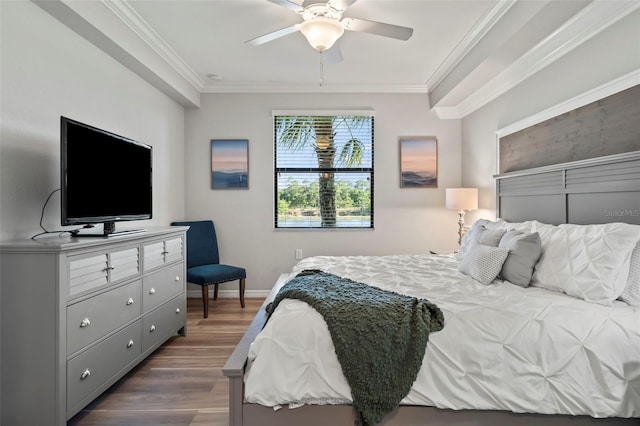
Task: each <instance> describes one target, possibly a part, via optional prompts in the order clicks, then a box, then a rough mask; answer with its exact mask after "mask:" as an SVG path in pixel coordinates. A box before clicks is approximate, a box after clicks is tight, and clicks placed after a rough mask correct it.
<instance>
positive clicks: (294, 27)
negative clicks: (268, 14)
mask: <svg viewBox="0 0 640 426" xmlns="http://www.w3.org/2000/svg"><path fill="white" fill-rule="evenodd" d="M298 28H299V26H298V25H292V26H290V27H286V28H282V29H279V30H277V31H274V32H271V33H269V34H265V35H261V36H260V37H256V38H254V39H251V40H247V41H245V43H247V44H249V45H251V46H259V45H261V44H264V43H267V42H269V41H272V40H275V39H277V38H280V37H284V36H286V35H289V34H291V33H295V32H296V31H299V30H298Z"/></svg>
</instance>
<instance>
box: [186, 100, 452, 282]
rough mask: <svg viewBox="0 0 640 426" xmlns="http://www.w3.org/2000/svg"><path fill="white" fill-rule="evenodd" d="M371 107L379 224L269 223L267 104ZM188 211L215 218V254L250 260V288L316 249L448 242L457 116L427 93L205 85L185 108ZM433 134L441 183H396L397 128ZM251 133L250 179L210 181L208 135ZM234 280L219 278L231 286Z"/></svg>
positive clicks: (370, 249)
mask: <svg viewBox="0 0 640 426" xmlns="http://www.w3.org/2000/svg"><path fill="white" fill-rule="evenodd" d="M301 108H302V109H305V108H306V109H309V110H312V109H347V108H351V109H353V108H372V109H374V110H375V113H376V116H375V142H374V150H375V154H374V155H375V159H374V161H375V207H374V209H375V230H373V231H370V230H358V231H345V230H312V231H303V230H292V231H285V230H277V231H276V230H274V228H273V214H274V212H273V208H274V203H273V119H272V115H271V111H272V110H273V109H301ZM185 128H186V131H187V133H186V157H187V164H188V167H187V170H186V185H187V191H186V195H187V199H186V213H187V217H189V218H191V219H213V220H214V221H215V223H216V230H217V232H218V234H219V236H218V238H219V245H220V250H221V260H222V262H225V263H230V264H237V265H244V266H246V268H247V289H248V290H266V289H269V288H271V286H272V285H273V283H274V282H275V279H276V278H277V276H278V275H279V274H280V273H283V272H287V271H288V270H289V269H290V268H291V267H292V266H293V264H294V263H295V262H296V260H295V258H294V252H295V249H298V248H299V249H302V250H303V254H304V256H305V257H307V256H313V255H380V254H391V253H426V252H427V251H428V250H441V251H450V250H453V249H454V248H455V247H457V226H458V225H457V217H458V216H457V214H456V213H455V212H453V211H450V210H446V209H445V208H444V192H445V191H444V189H445V188H446V187H451V186H459V184H460V121H459V120H446V121H443V120H440V119H438V118H437V117H435V116H434V114H432V113H431V112H430V111H429V107H428V105H427V97H426V95H425V94H246V95H245V94H210V95H203V96H202V102H201V108H200V109H199V110H189V111H187V113H186V124H185ZM428 135H435V136H437V138H438V174H439V188H437V189H411V188H409V189H406V188H405V189H401V188H400V177H399V176H400V170H399V148H398V137H399V136H428ZM219 138H238V139H249V157H250V158H249V189H248V190H212V189H210V171H211V164H210V160H209V158H210V143H209V141H210V139H219ZM235 287H236V286H235V285H234V286H226V287H225V288H229V289H234V290H235Z"/></svg>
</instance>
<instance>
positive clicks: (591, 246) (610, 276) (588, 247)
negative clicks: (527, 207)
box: [531, 222, 640, 306]
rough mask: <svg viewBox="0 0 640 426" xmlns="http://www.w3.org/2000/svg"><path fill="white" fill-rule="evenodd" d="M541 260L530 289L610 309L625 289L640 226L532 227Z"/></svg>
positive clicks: (614, 224) (638, 237) (616, 224)
mask: <svg viewBox="0 0 640 426" xmlns="http://www.w3.org/2000/svg"><path fill="white" fill-rule="evenodd" d="M534 231H536V232H538V233H539V235H540V239H541V243H542V256H541V257H540V260H539V261H538V263H537V264H536V267H535V272H534V275H533V279H532V282H531V285H532V286H534V287H542V288H546V289H549V290H554V291H558V292H561V293H566V294H568V295H570V296H574V297H578V298H580V299H583V300H586V301H587V302H593V303H599V304H601V305H606V306H609V305H611V302H613V301H614V300H615V299H617V298H618V297H619V296H620V295H621V294H622V292H623V290H624V289H625V286H626V283H627V277H628V273H629V263H630V259H631V253H632V252H633V249H634V247H635V245H636V243H637V242H638V241H640V226H638V225H629V224H626V223H608V224H602V225H558V226H553V225H547V224H542V223H540V222H535V223H534Z"/></svg>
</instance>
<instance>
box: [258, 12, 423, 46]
mask: <svg viewBox="0 0 640 426" xmlns="http://www.w3.org/2000/svg"><path fill="white" fill-rule="evenodd" d="M268 1H270V2H271V3H275V4H277V5H279V6H282V7H285V8H287V9H290V10H293V11H294V12H296V13H298V14H300V15H302V19H303V21H302V22H301V23H299V24H295V25H292V26H290V27H286V28H282V29H280V30H277V31H274V32H271V33H269V34H265V35H262V36H260V37H256V38H254V39H251V40H248V41H247V42H246V43H247V44H250V45H252V46H258V45H260V44H264V43H267V42H269V41H272V40H275V39H277V38H280V37H284V36H286V35H288V34H292V33H294V32H296V31H300V32H301V33H302V34H303V35H304V36H305V38H306V39H307V41H308V42H309V44H310V45H311V46H312V47H313V48H314V49H316V50H317V51H319V52H321V53H322V52H324V51H326V50H329V49H331V47H332V46H333V45H334V44H335V42H336V41H337V40H338V39H339V38H340V37H342V34H343V33H344V30H348V31H357V32H364V33H369V34H376V35H380V36H384V37H391V38H395V39H398V40H408V39H409V38H410V37H411V35H412V34H413V29H412V28H407V27H401V26H399V25H392V24H385V23H382V22H376V21H369V20H366V19H357V18H343V17H342V14H343V13H344V12H345V11H346V10H347V9H348V8H349V7H350V6H351V5H353V4H354V3H355V2H356V1H357V0H327V1H324V2H323V1H319V0H304V1H303V3H302V5H299V4H297V3H294V2H293V1H290V0H268ZM332 50H334V49H332ZM338 54H339V51H338ZM340 56H341V55H340Z"/></svg>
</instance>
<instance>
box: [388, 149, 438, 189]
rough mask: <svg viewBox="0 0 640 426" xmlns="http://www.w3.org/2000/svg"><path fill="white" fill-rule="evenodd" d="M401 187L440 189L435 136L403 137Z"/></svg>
mask: <svg viewBox="0 0 640 426" xmlns="http://www.w3.org/2000/svg"><path fill="white" fill-rule="evenodd" d="M398 141H399V146H400V187H401V188H437V187H438V139H437V138H436V137H435V136H402V137H399V138H398Z"/></svg>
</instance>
